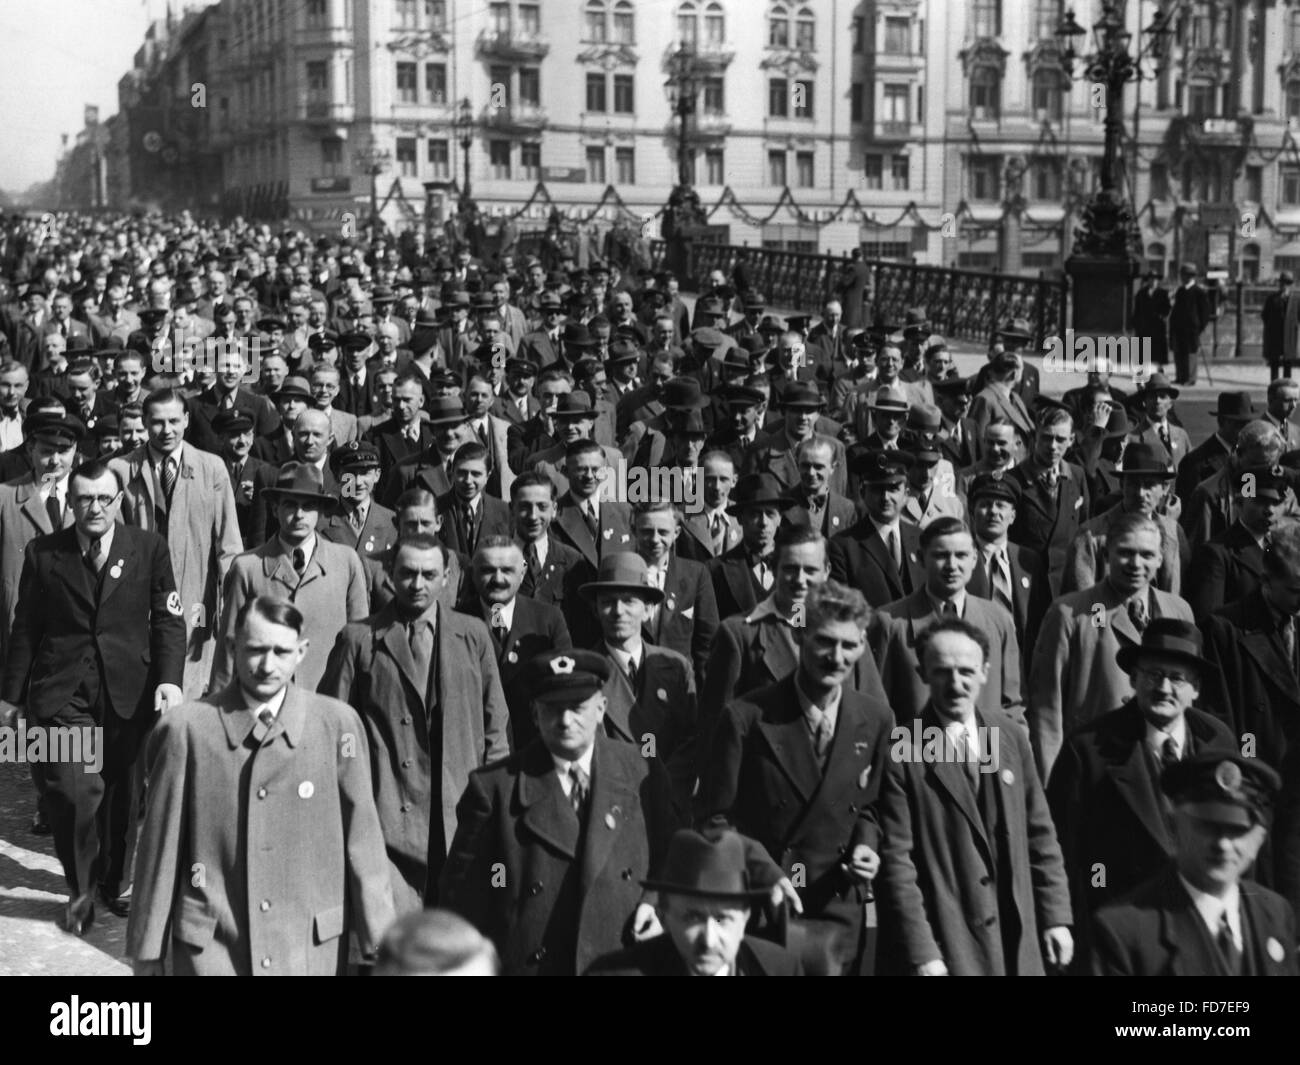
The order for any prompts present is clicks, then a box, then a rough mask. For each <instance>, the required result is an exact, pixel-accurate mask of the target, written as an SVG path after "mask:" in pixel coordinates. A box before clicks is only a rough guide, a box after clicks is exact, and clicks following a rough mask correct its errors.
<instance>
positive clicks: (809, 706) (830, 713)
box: [794, 672, 844, 725]
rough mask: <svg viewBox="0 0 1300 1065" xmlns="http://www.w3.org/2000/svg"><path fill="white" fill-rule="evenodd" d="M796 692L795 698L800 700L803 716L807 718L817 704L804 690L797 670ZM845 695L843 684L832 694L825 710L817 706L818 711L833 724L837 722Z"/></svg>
mask: <svg viewBox="0 0 1300 1065" xmlns="http://www.w3.org/2000/svg"><path fill="white" fill-rule="evenodd" d="M794 693H795V698H796V699H798V700H799V710H800V711H801V712H802V713H803V716H804V717H805V718H807V717H811V716H812V710H813V707H814V705H815V704H814V703H813V701H812V699H811V698H810V697H809V696H808V693H807V692H805V691H804V690H803V685H802V684H800V683H799V675H798V673H797V672H796V673H795V679H794ZM843 697H844V688H843V686H840V687H837V688H836V689H835V691H834V693H833V694H832V695H831V698H830V702H828V703H827V704H826V708H825V709H824V710H823V709H822V708H821V707H817V712H818V713H819V714H821V715H822V716H824V717H826V718H828V719H829V720H830V722H831V724H832V725H834V724H835V719H836V717H837V715H838V714H839V709H840V701H841V699H843Z"/></svg>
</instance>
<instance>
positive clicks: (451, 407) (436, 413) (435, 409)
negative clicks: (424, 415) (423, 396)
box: [426, 396, 469, 426]
mask: <svg viewBox="0 0 1300 1065" xmlns="http://www.w3.org/2000/svg"><path fill="white" fill-rule="evenodd" d="M426 409H427V410H428V412H429V424H430V425H434V426H437V425H463V424H464V423H465V422H467V421H469V415H468V414H466V413H465V406H464V404H462V403H461V401H460V400H459V399H457V398H456V397H455V396H435V397H434V398H433V399H431V400H429V403H428V406H427V408H426Z"/></svg>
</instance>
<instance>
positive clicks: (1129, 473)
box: [1117, 443, 1174, 481]
mask: <svg viewBox="0 0 1300 1065" xmlns="http://www.w3.org/2000/svg"><path fill="white" fill-rule="evenodd" d="M1117 472H1118V473H1119V475H1120V476H1121V477H1163V478H1164V479H1165V480H1167V481H1172V480H1173V479H1174V468H1173V465H1172V463H1171V462H1170V460H1169V452H1168V451H1166V450H1165V447H1164V445H1163V444H1159V443H1150V444H1148V443H1136V444H1129V446H1128V447H1126V448H1125V449H1124V458H1123V465H1122V466H1121V467H1120V469H1119V470H1118V471H1117Z"/></svg>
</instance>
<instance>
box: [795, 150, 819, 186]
mask: <svg viewBox="0 0 1300 1065" xmlns="http://www.w3.org/2000/svg"><path fill="white" fill-rule="evenodd" d="M813 177H814V175H813V153H812V152H795V154H794V183H795V184H796V185H797V186H798V187H799V188H801V189H811V188H813V187H814V185H815V182H814V180H813Z"/></svg>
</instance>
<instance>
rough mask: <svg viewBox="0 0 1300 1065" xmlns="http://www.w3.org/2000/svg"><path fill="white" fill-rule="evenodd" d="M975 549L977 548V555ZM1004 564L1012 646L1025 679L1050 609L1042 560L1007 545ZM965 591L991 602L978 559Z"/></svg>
mask: <svg viewBox="0 0 1300 1065" xmlns="http://www.w3.org/2000/svg"><path fill="white" fill-rule="evenodd" d="M978 547H979V545H978V544H977V545H976V548H977V551H978ZM1007 564H1008V566H1009V567H1010V569H1011V606H1012V612H1011V616H1012V618H1013V620H1014V621H1015V623H1016V642H1017V643H1019V644H1020V658H1021V664H1022V666H1023V670H1022V672H1023V673H1024V675H1025V677H1026V678H1028V675H1029V659H1030V657H1031V655H1032V654H1033V648H1034V640H1035V639H1036V638H1037V636H1038V627H1039V625H1041V624H1042V621H1043V615H1044V614H1045V613H1047V608H1048V606H1050V605H1051V602H1052V592H1051V588H1050V587H1049V586H1048V583H1047V569H1046V567H1045V566H1044V565H1043V556H1042V555H1040V554H1039V553H1038V552H1037V551H1034V550H1032V549H1030V548H1028V547H1021V546H1020V545H1019V544H1013V543H1011V542H1009V541H1008V543H1007ZM966 591H967V593H968V594H970V595H977V596H979V597H980V598H981V599H992V598H993V585H992V583H991V582H990V580H989V573H988V570H987V569H985V567H984V561H983V559H982V558H980V559H979V560H978V561H977V562H976V563H975V572H974V573H972V574H971V578H970V583H969V584H967V585H966Z"/></svg>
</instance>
